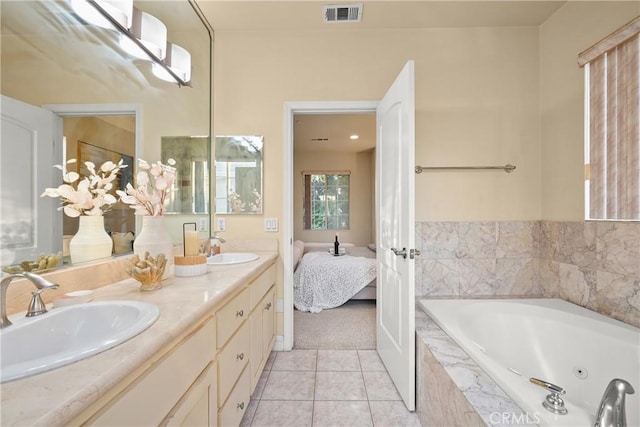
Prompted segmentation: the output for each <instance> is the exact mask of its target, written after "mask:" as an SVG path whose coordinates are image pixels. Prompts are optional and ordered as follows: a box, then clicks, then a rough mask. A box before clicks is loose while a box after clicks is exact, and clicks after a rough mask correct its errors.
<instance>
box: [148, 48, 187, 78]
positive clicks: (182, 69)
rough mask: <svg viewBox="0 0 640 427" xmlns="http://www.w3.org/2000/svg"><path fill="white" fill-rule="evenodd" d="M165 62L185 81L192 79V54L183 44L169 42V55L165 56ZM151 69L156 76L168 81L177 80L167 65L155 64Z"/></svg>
mask: <svg viewBox="0 0 640 427" xmlns="http://www.w3.org/2000/svg"><path fill="white" fill-rule="evenodd" d="M164 64H165V65H166V66H167V67H169V69H171V70H172V71H173V72H174V73H176V74H177V75H178V77H180V78H181V79H182V80H184V81H185V82H188V81H190V80H191V54H190V53H189V51H188V50H187V49H185V48H183V47H182V46H178V45H177V44H175V43H171V42H167V56H166V57H165V58H164ZM151 71H152V72H153V75H154V76H156V77H157V78H159V79H161V80H164V81H167V82H173V81H174V80H175V79H174V78H173V77H172V76H171V74H169V73H168V72H167V70H166V69H165V67H163V66H161V65H159V64H153V67H152V69H151Z"/></svg>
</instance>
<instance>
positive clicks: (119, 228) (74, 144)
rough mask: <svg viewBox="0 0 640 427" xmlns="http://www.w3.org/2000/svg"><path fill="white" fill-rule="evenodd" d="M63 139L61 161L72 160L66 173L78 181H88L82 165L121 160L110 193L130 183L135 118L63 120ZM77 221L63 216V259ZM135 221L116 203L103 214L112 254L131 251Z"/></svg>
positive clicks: (127, 116)
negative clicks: (70, 173) (83, 178)
mask: <svg viewBox="0 0 640 427" xmlns="http://www.w3.org/2000/svg"><path fill="white" fill-rule="evenodd" d="M62 123H63V124H62V128H63V134H64V136H65V142H66V143H65V148H64V152H63V157H65V159H66V160H65V161H67V160H70V159H76V160H77V162H76V163H72V164H69V165H68V166H67V169H68V170H69V171H72V170H73V171H75V172H78V173H79V174H80V176H81V177H88V176H89V175H90V174H89V171H88V170H87V167H86V166H85V162H92V163H93V164H94V165H95V166H96V168H97V167H100V165H102V164H103V163H104V162H106V161H111V162H114V163H118V162H119V161H120V159H122V160H124V164H125V165H127V167H126V168H124V169H122V171H120V173H119V174H118V178H116V182H115V185H114V188H113V189H112V190H111V191H110V193H111V194H113V195H114V196H116V194H115V190H124V189H125V188H126V186H127V184H128V183H133V170H134V159H135V158H136V153H135V116H133V115H122V116H89V117H84V116H81V117H65V118H64V119H63V121H62ZM78 222H79V220H78V218H77V217H76V218H71V217H69V216H67V215H63V220H62V234H63V246H62V248H63V256H64V257H65V260H67V257H68V255H69V253H68V243H69V241H70V240H71V238H72V237H73V236H74V235H75V234H76V232H77V231H78ZM135 226H136V224H135V217H134V213H133V210H132V209H131V208H129V206H128V205H126V204H124V203H122V202H120V201H119V200H118V202H117V203H116V204H114V205H113V207H112V208H111V209H109V210H107V211H106V212H105V214H104V228H105V230H106V232H107V234H109V236H111V237H112V239H113V241H114V247H113V253H115V254H120V253H127V252H131V251H132V250H133V248H132V243H133V237H134V236H135V231H136V230H135Z"/></svg>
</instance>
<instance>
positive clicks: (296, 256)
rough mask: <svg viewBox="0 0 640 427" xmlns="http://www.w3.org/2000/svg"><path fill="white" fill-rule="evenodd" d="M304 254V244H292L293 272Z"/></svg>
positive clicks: (296, 242) (301, 242) (298, 241)
mask: <svg viewBox="0 0 640 427" xmlns="http://www.w3.org/2000/svg"><path fill="white" fill-rule="evenodd" d="M303 253H304V242H303V241H302V240H296V241H295V242H293V269H294V270H295V269H296V267H297V266H298V263H299V262H300V259H301V258H302V254H303Z"/></svg>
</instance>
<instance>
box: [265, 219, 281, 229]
mask: <svg viewBox="0 0 640 427" xmlns="http://www.w3.org/2000/svg"><path fill="white" fill-rule="evenodd" d="M264 231H269V232H277V231H278V218H265V219H264Z"/></svg>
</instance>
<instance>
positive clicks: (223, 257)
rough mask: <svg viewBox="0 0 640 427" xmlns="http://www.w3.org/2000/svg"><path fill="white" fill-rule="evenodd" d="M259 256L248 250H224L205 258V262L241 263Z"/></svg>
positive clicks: (212, 263) (216, 263)
mask: <svg viewBox="0 0 640 427" xmlns="http://www.w3.org/2000/svg"><path fill="white" fill-rule="evenodd" d="M258 258H260V257H259V256H258V255H256V254H251V253H248V252H225V253H222V254H218V255H213V256H210V257H209V258H207V264H209V265H231V264H242V263H243V262H251V261H255V260H257V259H258Z"/></svg>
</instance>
